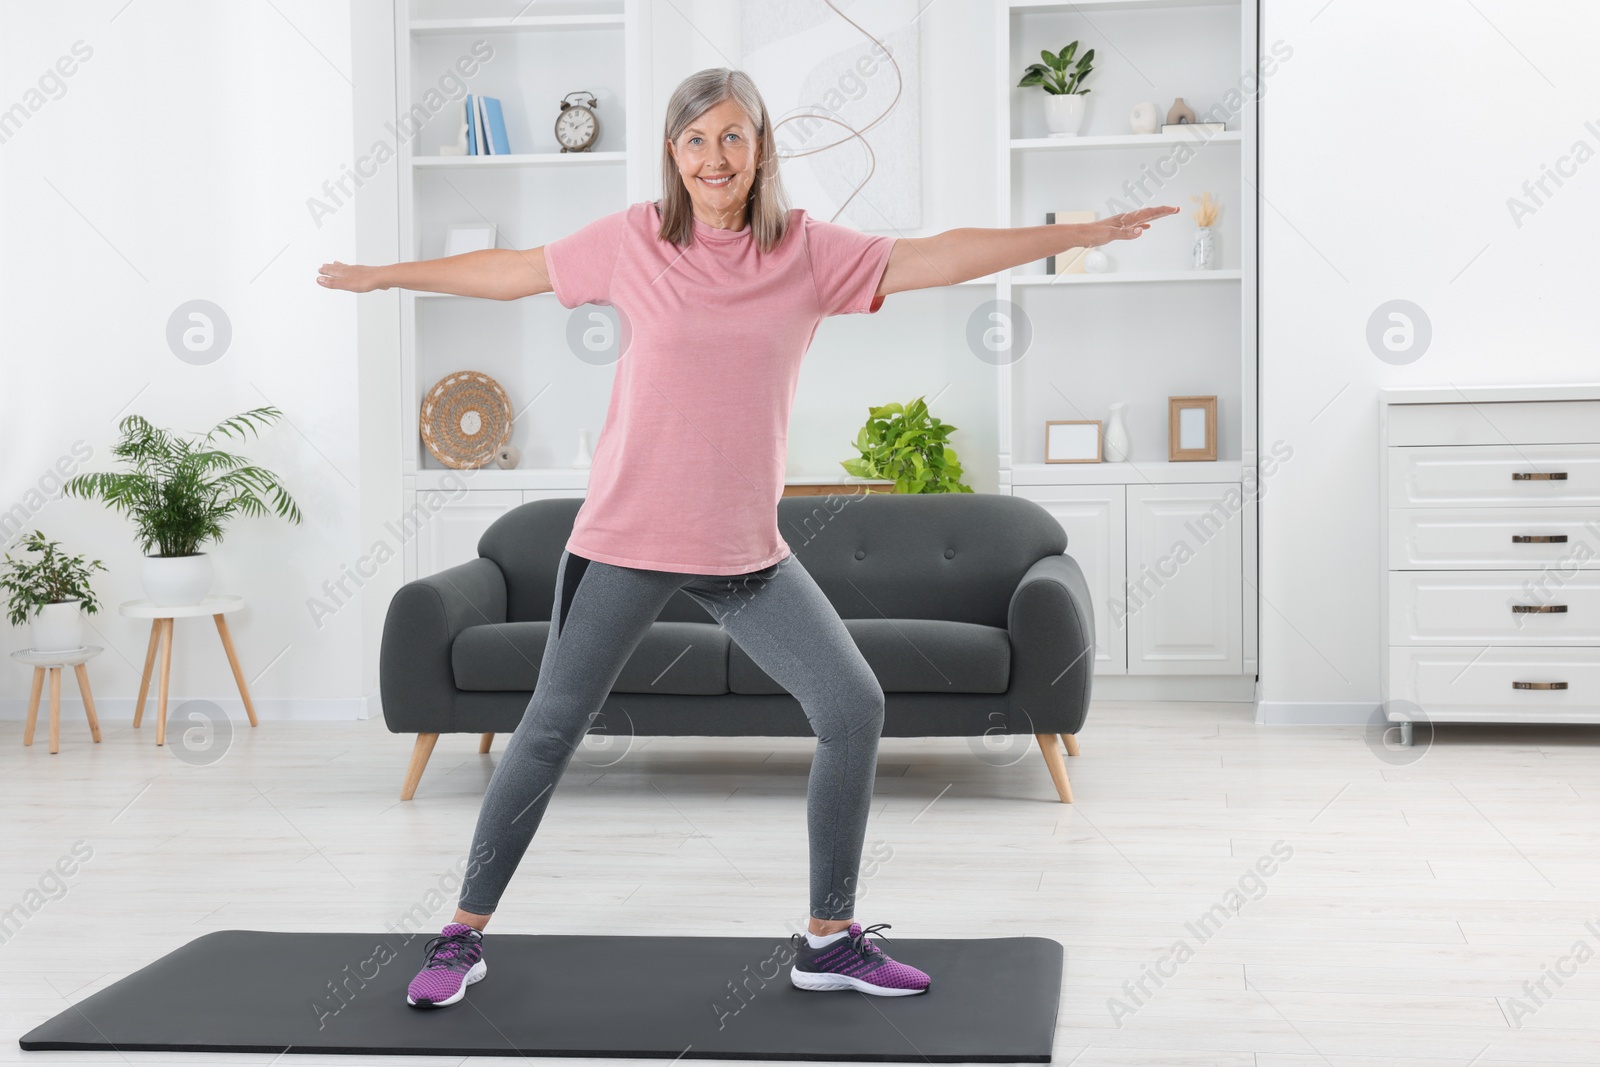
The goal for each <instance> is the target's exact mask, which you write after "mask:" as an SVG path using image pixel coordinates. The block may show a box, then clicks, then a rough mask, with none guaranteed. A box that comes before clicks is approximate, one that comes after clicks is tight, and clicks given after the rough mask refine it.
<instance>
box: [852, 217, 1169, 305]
mask: <svg viewBox="0 0 1600 1067" xmlns="http://www.w3.org/2000/svg"><path fill="white" fill-rule="evenodd" d="M1177 210H1178V209H1177V208H1176V207H1172V206H1170V205H1168V206H1162V207H1146V208H1140V209H1139V210H1138V211H1128V212H1124V213H1123V214H1121V215H1113V216H1111V217H1110V218H1108V219H1098V220H1096V221H1094V222H1072V223H1054V224H1051V225H1046V226H1016V227H1012V228H1009V229H1004V228H1002V229H980V228H977V227H965V228H963V229H959V230H946V231H944V232H943V233H936V234H934V235H933V236H932V237H901V238H898V239H896V241H895V243H894V249H893V251H891V252H890V253H889V265H888V266H887V267H886V268H884V272H883V277H882V278H881V279H879V281H878V294H877V295H879V296H887V295H888V294H890V293H901V292H905V291H906V290H907V289H928V288H931V287H933V286H936V285H955V284H956V283H957V282H964V281H968V280H970V279H972V278H982V277H984V276H985V275H988V274H993V273H994V272H995V271H999V270H1006V269H1007V268H1009V267H1016V266H1021V265H1022V264H1024V263H1032V262H1033V261H1034V260H1036V259H1043V258H1045V257H1046V256H1053V255H1060V254H1061V253H1062V252H1065V251H1066V250H1067V249H1069V248H1094V247H1096V246H1098V245H1103V244H1107V243H1109V242H1111V241H1128V240H1132V239H1133V238H1135V237H1138V236H1139V235H1140V234H1141V233H1143V232H1144V231H1145V230H1147V229H1149V228H1150V223H1151V221H1152V220H1154V219H1159V218H1161V217H1162V216H1163V215H1171V214H1173V213H1174V212H1176V211H1177Z"/></svg>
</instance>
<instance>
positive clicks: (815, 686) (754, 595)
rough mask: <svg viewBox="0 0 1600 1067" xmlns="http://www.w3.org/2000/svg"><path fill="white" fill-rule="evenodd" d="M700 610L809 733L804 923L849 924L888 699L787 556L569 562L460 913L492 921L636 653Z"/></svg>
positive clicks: (482, 818)
mask: <svg viewBox="0 0 1600 1067" xmlns="http://www.w3.org/2000/svg"><path fill="white" fill-rule="evenodd" d="M679 589H682V590H683V591H684V592H685V593H687V594H688V595H689V596H691V597H693V598H694V600H695V601H696V602H697V603H699V604H701V605H703V606H704V607H705V608H706V610H707V611H708V612H710V614H711V617H712V618H713V619H715V620H716V621H717V622H718V624H719V625H720V626H721V628H722V629H724V630H726V631H727V632H728V633H729V634H730V635H732V637H733V639H734V641H736V642H737V643H738V644H739V647H740V648H742V649H744V651H745V652H747V653H749V655H750V658H751V659H752V660H754V661H755V663H756V665H757V666H759V667H760V668H761V669H762V670H764V671H766V673H767V674H768V675H770V676H771V677H772V679H773V681H775V682H777V683H778V684H779V685H781V686H782V687H783V688H784V689H785V690H787V691H788V692H789V693H790V695H792V696H793V697H794V698H795V699H796V700H798V701H799V702H800V705H801V707H802V708H804V709H805V713H806V718H807V719H809V720H810V723H811V729H812V730H813V731H814V732H815V733H816V735H817V749H816V755H815V757H814V758H813V759H812V762H811V777H810V779H809V780H808V782H807V787H806V823H807V829H808V835H809V843H810V852H811V914H812V915H813V916H815V917H816V918H818V919H847V918H853V917H854V914H855V912H854V905H855V892H856V880H857V879H856V875H857V870H858V867H859V865H860V862H861V845H862V841H863V839H864V837H865V836H866V826H867V811H868V807H869V805H870V803H871V800H872V785H873V776H874V775H875V773H876V771H877V763H878V735H879V734H880V732H881V731H882V729H883V689H882V687H881V686H880V685H879V684H878V679H877V677H876V676H875V675H874V674H873V673H872V669H871V668H870V667H868V666H867V662H866V660H865V659H863V658H862V656H861V650H860V649H858V648H857V647H856V644H855V641H854V640H853V639H852V638H851V637H850V633H849V631H847V630H846V629H845V627H844V623H843V622H841V621H840V619H839V615H838V612H837V611H835V610H834V607H833V605H832V604H831V603H830V602H829V601H828V599H827V597H826V596H825V595H824V594H823V592H822V590H821V589H819V588H818V587H817V583H816V582H815V581H814V580H813V579H812V577H811V575H810V574H809V573H807V571H806V569H805V568H804V567H803V566H802V565H801V563H800V561H799V560H798V559H797V558H795V556H794V555H793V554H790V555H788V556H786V557H784V558H783V559H782V560H780V561H778V562H777V563H774V564H773V565H772V566H770V567H767V568H765V569H763V570H759V571H751V572H749V573H748V574H738V575H721V574H681V573H677V572H672V571H656V570H645V569H642V568H635V567H617V566H613V565H611V564H609V563H601V562H599V561H597V560H589V559H585V558H584V557H582V556H578V555H574V554H572V553H571V552H567V551H563V552H562V555H561V562H560V564H559V566H558V567H557V568H556V596H555V608H554V610H552V612H551V615H552V619H551V625H550V637H549V640H548V641H547V642H546V644H545V651H544V659H543V661H542V663H541V665H540V669H539V679H538V683H537V684H536V686H535V688H534V693H533V699H532V700H530V701H529V703H528V710H527V711H526V712H524V713H523V716H522V721H521V722H520V723H519V724H518V725H517V729H516V732H514V733H513V734H512V735H511V741H510V743H509V744H508V745H507V746H506V750H505V753H504V754H503V755H502V756H501V757H500V762H499V764H498V765H497V766H496V767H495V769H494V774H493V776H492V777H490V779H489V788H488V791H487V792H486V793H485V794H484V798H483V806H482V808H481V809H479V812H478V827H477V830H476V831H475V833H474V835H473V848H472V853H471V854H472V855H474V856H488V857H489V859H488V860H487V861H485V862H482V863H475V864H474V865H473V866H472V867H470V868H469V869H468V871H467V873H466V877H465V880H464V882H463V885H462V888H461V898H460V907H461V909H462V910H463V911H468V912H471V913H473V914H475V915H488V914H490V913H492V912H493V911H494V909H495V907H496V905H498V904H499V902H500V897H501V894H503V893H504V892H505V889H506V885H507V883H509V882H510V881H511V875H512V873H513V872H514V871H515V870H516V868H517V864H518V863H520V862H521V860H522V856H523V854H524V853H525V852H526V851H527V849H528V845H529V843H530V842H531V841H532V840H533V834H534V831H535V830H537V829H538V827H539V822H540V820H541V819H542V818H543V817H544V811H545V808H546V806H547V805H548V804H549V802H550V794H551V793H552V792H553V791H554V789H555V785H556V782H557V781H559V780H560V778H561V775H562V773H563V772H565V770H566V769H567V764H568V763H570V762H571V760H572V756H573V753H574V752H575V751H576V749H577V746H578V744H579V743H581V741H582V740H583V735H584V733H585V731H586V730H587V729H588V728H589V724H590V722H591V721H592V720H593V719H594V717H595V715H596V714H597V713H598V712H599V711H600V708H601V705H602V704H604V703H605V699H606V696H607V694H608V693H609V692H610V691H611V687H612V685H613V684H614V683H615V682H616V680H617V676H618V675H620V674H621V673H622V668H623V665H624V664H625V663H626V662H627V660H628V658H629V656H631V655H632V654H633V650H634V649H635V648H637V647H638V645H639V642H640V641H641V640H643V638H644V635H645V632H646V631H647V630H648V629H649V628H650V624H651V623H652V622H654V621H655V619H656V617H657V616H658V615H659V614H660V613H661V609H662V608H664V607H665V606H666V603H667V601H668V600H669V599H671V597H672V595H673V594H674V593H676V592H677V591H678V590H679Z"/></svg>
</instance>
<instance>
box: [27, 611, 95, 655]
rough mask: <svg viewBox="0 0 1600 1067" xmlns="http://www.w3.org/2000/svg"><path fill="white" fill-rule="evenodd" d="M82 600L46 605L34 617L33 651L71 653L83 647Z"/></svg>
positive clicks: (32, 626) (32, 627)
mask: <svg viewBox="0 0 1600 1067" xmlns="http://www.w3.org/2000/svg"><path fill="white" fill-rule="evenodd" d="M81 607H83V601H81V600H63V601H60V602H59V603H56V604H46V605H44V606H43V607H41V608H40V609H39V614H37V615H35V616H34V617H33V623H32V624H31V630H32V634H33V651H35V652H69V651H72V650H74V649H79V648H82V647H83V613H82V612H81V611H80V610H79V609H80V608H81Z"/></svg>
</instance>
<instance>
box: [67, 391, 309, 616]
mask: <svg viewBox="0 0 1600 1067" xmlns="http://www.w3.org/2000/svg"><path fill="white" fill-rule="evenodd" d="M282 414H283V413H282V412H281V411H279V410H278V409H277V408H274V407H264V408H253V409H251V410H250V411H245V412H242V413H240V414H238V415H235V416H233V417H232V418H229V419H224V420H223V421H222V422H219V423H218V424H217V425H216V426H215V427H213V428H212V429H211V431H210V432H209V433H207V434H206V435H205V436H204V437H202V438H200V440H198V441H190V440H188V439H187V438H185V437H183V436H181V435H179V434H175V433H172V432H171V431H168V430H161V429H157V428H156V427H154V426H152V425H150V423H148V422H146V421H145V420H144V419H142V418H140V417H139V416H138V415H129V416H128V417H127V418H125V419H123V420H122V422H121V423H119V424H118V428H119V429H120V430H121V432H122V439H121V440H120V441H118V442H117V444H116V445H115V446H114V447H113V448H112V449H111V453H112V455H114V456H118V457H121V458H123V459H126V460H128V462H129V463H130V464H132V465H133V467H134V470H132V471H131V472H124V473H88V474H80V475H78V476H77V477H75V478H72V479H71V480H69V481H68V482H67V483H66V485H65V486H63V487H62V491H63V492H64V493H65V494H67V495H75V496H80V497H84V498H87V499H100V500H103V501H104V502H105V503H107V504H109V505H111V506H112V507H113V508H115V509H117V510H118V511H123V512H126V513H127V514H128V515H129V516H130V517H131V518H132V519H133V523H134V527H135V530H136V533H135V537H136V539H137V540H138V542H139V549H140V551H142V552H143V553H144V554H145V556H144V562H143V564H142V566H141V568H140V572H139V578H140V581H141V583H142V584H143V586H144V592H145V595H146V596H148V597H149V598H150V599H151V600H152V601H154V602H155V603H156V604H159V605H161V606H163V607H173V606H179V605H186V604H198V603H200V601H202V600H203V599H205V595H206V593H208V592H209V591H210V590H211V577H212V567H211V557H210V556H209V555H207V554H206V553H204V552H201V551H200V544H201V542H203V541H205V540H207V539H212V540H217V541H220V540H221V539H222V525H223V523H224V522H226V521H227V520H228V519H231V518H232V517H233V516H234V515H236V514H245V515H266V514H268V513H269V512H276V513H277V514H278V515H279V516H280V517H283V518H287V519H288V520H289V521H291V522H296V523H298V522H299V521H300V509H299V507H297V506H296V505H295V502H294V501H293V500H292V499H290V497H289V494H288V493H286V492H284V490H283V487H282V486H281V485H279V484H278V478H277V475H275V474H273V473H272V472H271V471H269V470H264V469H262V468H260V467H253V466H251V465H250V464H249V463H247V462H246V461H245V460H244V459H243V458H241V457H239V456H235V455H233V454H231V453H228V452H222V451H219V450H217V449H215V448H213V447H212V438H214V437H216V436H217V435H218V434H219V433H220V434H228V435H231V434H235V433H237V434H238V435H239V436H240V437H241V438H243V437H244V436H245V431H246V430H250V431H255V429H256V426H255V423H256V422H258V421H259V422H261V423H269V422H272V421H273V420H275V419H278V418H280V417H281V416H282ZM258 493H260V494H262V495H264V496H266V497H267V498H268V499H270V501H271V503H270V505H269V504H268V503H267V501H265V500H263V499H262V496H258V495H257V494H258ZM153 548H154V549H158V550H159V551H156V552H154V553H152V552H151V549H153Z"/></svg>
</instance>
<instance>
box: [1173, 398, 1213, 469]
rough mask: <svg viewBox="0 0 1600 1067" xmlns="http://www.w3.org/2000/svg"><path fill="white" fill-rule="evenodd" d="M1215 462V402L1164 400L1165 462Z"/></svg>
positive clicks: (1178, 399) (1198, 399)
mask: <svg viewBox="0 0 1600 1067" xmlns="http://www.w3.org/2000/svg"><path fill="white" fill-rule="evenodd" d="M1216 458H1217V398H1216V397H1214V396H1169V397H1167V459H1168V461H1169V462H1172V463H1186V462H1191V461H1204V460H1209V461H1211V462H1215V461H1216Z"/></svg>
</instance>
